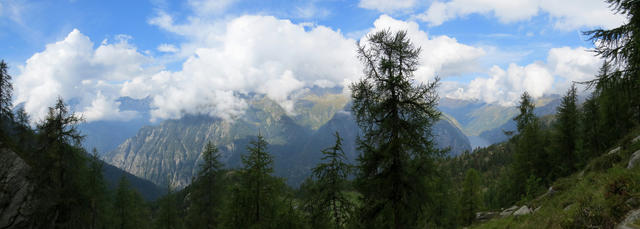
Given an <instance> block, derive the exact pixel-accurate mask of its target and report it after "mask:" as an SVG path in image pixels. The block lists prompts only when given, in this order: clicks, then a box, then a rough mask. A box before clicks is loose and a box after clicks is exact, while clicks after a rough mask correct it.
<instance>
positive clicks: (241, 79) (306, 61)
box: [15, 13, 484, 121]
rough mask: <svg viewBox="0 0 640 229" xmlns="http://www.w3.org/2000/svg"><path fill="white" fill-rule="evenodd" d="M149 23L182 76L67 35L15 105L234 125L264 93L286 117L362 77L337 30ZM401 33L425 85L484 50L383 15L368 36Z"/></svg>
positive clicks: (130, 52)
mask: <svg viewBox="0 0 640 229" xmlns="http://www.w3.org/2000/svg"><path fill="white" fill-rule="evenodd" d="M150 23H152V24H154V25H158V26H159V27H160V28H162V29H165V30H167V31H169V32H171V33H174V34H177V35H179V36H183V37H184V40H185V41H186V42H184V43H182V44H179V46H174V45H160V46H159V47H158V50H159V51H166V52H173V51H175V53H176V55H186V57H185V59H186V60H185V61H184V63H183V64H182V68H181V69H180V70H178V71H167V70H162V68H160V67H158V66H155V65H154V62H157V61H158V60H157V59H154V58H152V57H149V56H145V55H143V54H141V53H140V52H139V51H138V50H137V49H136V48H135V47H134V46H133V45H131V44H129V43H128V42H129V40H130V39H131V37H127V36H118V37H117V39H116V42H115V43H110V42H108V41H107V40H105V41H104V42H102V44H101V45H98V46H97V47H94V44H93V43H92V42H91V40H90V39H89V38H88V37H87V36H85V35H83V34H81V33H80V32H79V31H78V30H74V31H72V32H71V33H69V35H68V36H67V37H66V38H65V39H63V40H62V41H59V42H56V43H53V44H49V45H47V47H46V49H45V50H44V51H42V52H40V53H36V54H34V55H33V56H32V57H31V58H29V60H27V63H26V65H25V66H24V67H23V68H22V72H21V73H20V74H19V75H18V76H17V77H16V84H15V85H16V95H17V102H25V109H26V110H27V112H29V113H31V114H32V115H33V117H34V118H36V119H41V118H42V117H43V116H44V115H45V114H46V107H47V106H51V105H52V104H53V102H54V101H55V98H56V97H57V96H58V95H59V96H61V97H63V98H64V99H65V100H67V101H69V100H74V101H78V102H77V105H76V106H75V109H76V110H78V111H80V112H81V113H82V114H83V115H84V116H85V117H86V118H87V119H88V120H89V121H96V120H127V119H131V118H133V117H135V115H136V114H135V113H131V112H128V111H121V110H119V109H118V106H119V104H118V103H117V102H116V99H117V98H119V97H121V96H130V97H132V98H138V99H140V98H146V97H150V98H152V104H151V106H152V111H151V116H152V119H173V118H180V117H182V116H183V115H185V114H207V115H211V116H216V117H220V118H223V119H233V118H235V117H238V116H240V115H242V114H243V113H244V110H245V109H246V108H247V107H248V104H247V101H246V98H247V96H248V95H250V94H252V93H259V94H265V95H266V96H267V97H269V98H271V99H273V100H274V101H276V102H278V103H279V104H280V105H281V106H282V107H283V108H284V109H285V110H287V111H288V112H292V111H293V110H294V109H293V108H294V107H293V105H294V104H295V100H296V99H297V96H298V95H299V93H300V92H301V91H304V90H306V89H307V88H310V87H314V86H317V87H325V88H327V87H340V86H342V87H344V86H347V85H349V84H350V83H351V82H353V81H355V80H357V79H359V78H360V77H362V71H361V69H362V64H361V63H360V62H359V61H358V59H357V58H356V41H355V40H354V39H350V38H346V37H345V35H343V34H342V33H341V32H340V31H339V30H332V29H330V28H328V27H324V26H315V25H311V26H310V25H309V24H306V23H300V24H294V23H292V22H291V21H289V20H280V19H277V18H275V17H271V16H250V15H247V16H242V17H238V18H234V19H224V20H220V21H206V20H197V19H194V18H191V19H189V20H187V21H186V22H185V24H175V22H174V20H173V18H172V17H171V16H170V15H168V14H163V13H160V14H159V16H158V17H157V18H155V19H152V20H151V21H150ZM388 28H391V29H394V30H398V29H405V30H407V31H408V34H409V37H410V39H411V40H412V41H413V42H414V43H415V45H416V46H420V47H422V48H423V52H422V56H421V62H420V67H419V68H418V71H417V73H416V77H417V79H418V80H420V81H429V80H431V79H433V77H434V76H435V75H436V74H439V75H441V76H443V77H444V76H448V75H455V74H460V73H467V72H473V71H477V70H478V67H477V66H476V64H474V63H476V62H477V60H478V58H480V57H481V56H483V55H484V51H483V50H482V49H481V48H475V47H472V46H468V45H464V44H460V43H459V42H457V41H456V40H455V39H454V38H450V37H447V36H433V37H430V36H429V35H428V34H427V33H426V32H424V31H421V30H420V29H419V27H418V25H417V24H416V23H415V22H404V21H399V20H395V19H393V18H391V17H388V16H381V17H380V18H378V20H376V21H375V23H374V27H373V28H371V30H370V32H371V31H376V30H380V29H388Z"/></svg>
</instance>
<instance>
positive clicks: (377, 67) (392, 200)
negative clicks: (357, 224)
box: [351, 30, 441, 228]
mask: <svg viewBox="0 0 640 229" xmlns="http://www.w3.org/2000/svg"><path fill="white" fill-rule="evenodd" d="M358 54H359V57H360V60H362V62H363V64H364V69H365V72H364V73H365V76H364V78H363V79H362V80H361V81H359V82H356V83H354V84H353V85H351V90H352V91H353V94H352V98H353V107H352V109H353V111H354V113H355V118H356V121H357V123H358V126H359V127H360V128H361V129H362V131H363V136H362V137H360V138H359V139H358V142H357V144H358V150H359V151H360V152H361V154H360V156H359V158H358V161H359V163H360V164H359V173H358V175H357V181H356V183H357V188H358V191H360V193H362V195H363V196H362V206H363V209H362V212H361V217H360V218H361V219H360V220H361V223H363V224H364V226H367V227H392V228H411V227H416V225H417V224H418V221H419V218H420V217H421V215H422V214H423V213H424V210H425V208H426V207H427V205H426V204H427V201H428V199H429V196H430V195H429V188H428V185H427V179H429V176H431V175H433V174H434V172H433V171H434V169H435V168H434V167H433V161H434V158H435V157H437V156H440V155H441V152H440V151H439V150H437V149H435V147H434V142H433V139H432V136H431V127H432V125H433V124H434V123H435V122H436V121H437V120H438V119H439V117H440V112H438V110H437V109H436V106H437V102H438V96H437V92H436V87H437V85H438V79H437V78H436V80H435V81H433V82H431V83H429V84H426V85H425V84H422V83H420V82H417V81H416V80H415V76H414V72H415V71H416V69H417V67H418V64H419V55H420V48H415V47H414V46H413V44H412V43H411V42H410V41H409V39H408V37H407V33H406V31H400V32H396V33H392V32H390V31H388V30H385V31H380V32H376V33H374V34H371V35H370V36H368V37H367V39H366V42H365V43H360V44H359V46H358Z"/></svg>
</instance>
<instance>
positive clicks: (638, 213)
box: [616, 209, 640, 229]
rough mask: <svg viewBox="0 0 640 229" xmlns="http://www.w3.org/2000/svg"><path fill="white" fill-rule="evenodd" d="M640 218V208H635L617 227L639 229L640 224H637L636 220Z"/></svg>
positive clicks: (620, 228)
mask: <svg viewBox="0 0 640 229" xmlns="http://www.w3.org/2000/svg"><path fill="white" fill-rule="evenodd" d="M638 219H640V209H636V210H633V211H631V212H629V213H628V214H627V216H626V217H625V218H624V220H622V222H620V223H619V224H618V225H616V229H637V228H640V225H637V224H635V223H634V222H635V221H636V220H638Z"/></svg>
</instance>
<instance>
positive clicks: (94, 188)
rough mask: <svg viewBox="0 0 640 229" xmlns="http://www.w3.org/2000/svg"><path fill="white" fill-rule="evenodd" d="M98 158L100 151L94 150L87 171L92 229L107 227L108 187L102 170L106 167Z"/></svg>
mask: <svg viewBox="0 0 640 229" xmlns="http://www.w3.org/2000/svg"><path fill="white" fill-rule="evenodd" d="M103 163H104V162H102V161H101V160H100V158H99V156H98V151H97V150H96V149H95V148H94V149H93V154H92V155H91V158H90V159H89V168H88V171H87V182H86V188H87V192H88V196H89V207H90V210H91V211H90V215H89V216H90V225H91V226H90V227H89V228H92V229H94V228H100V226H101V225H107V224H109V222H108V221H107V220H108V218H107V214H108V213H107V209H108V208H107V203H108V196H107V185H106V182H105V180H104V177H103V176H102V168H103V166H104V164H103Z"/></svg>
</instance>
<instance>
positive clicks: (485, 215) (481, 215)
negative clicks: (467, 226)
mask: <svg viewBox="0 0 640 229" xmlns="http://www.w3.org/2000/svg"><path fill="white" fill-rule="evenodd" d="M499 215H500V213H499V212H476V221H480V222H484V221H488V220H490V219H493V218H495V217H497V216H499Z"/></svg>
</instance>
